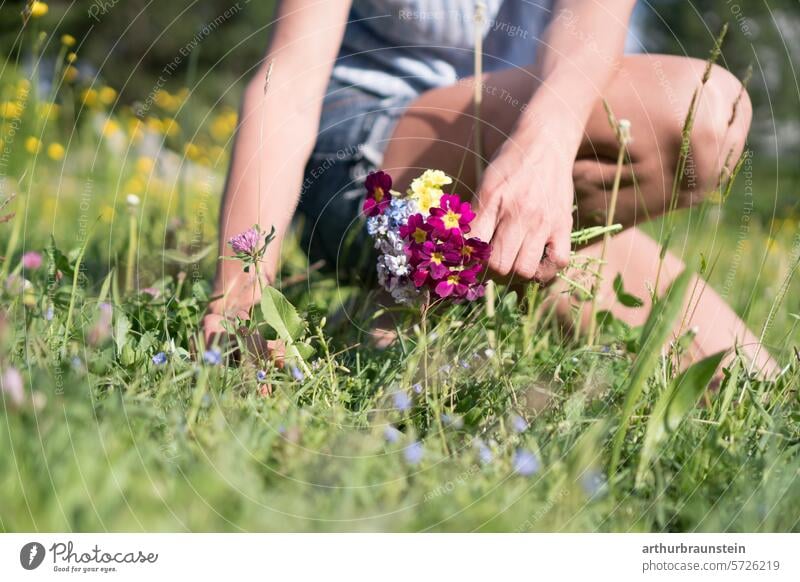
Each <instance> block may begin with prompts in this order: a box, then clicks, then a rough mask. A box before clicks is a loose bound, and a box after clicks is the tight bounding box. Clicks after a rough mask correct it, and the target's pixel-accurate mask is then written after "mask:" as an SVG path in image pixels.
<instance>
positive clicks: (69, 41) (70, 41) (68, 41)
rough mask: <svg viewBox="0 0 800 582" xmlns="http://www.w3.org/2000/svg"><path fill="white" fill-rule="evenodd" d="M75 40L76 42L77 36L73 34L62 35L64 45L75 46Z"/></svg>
mask: <svg viewBox="0 0 800 582" xmlns="http://www.w3.org/2000/svg"><path fill="white" fill-rule="evenodd" d="M75 42H76V41H75V37H74V36H72V35H71V34H62V35H61V44H63V45H64V46H66V47H72V46H75Z"/></svg>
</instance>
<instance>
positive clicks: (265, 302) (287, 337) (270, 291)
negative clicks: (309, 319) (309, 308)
mask: <svg viewBox="0 0 800 582" xmlns="http://www.w3.org/2000/svg"><path fill="white" fill-rule="evenodd" d="M261 315H262V317H263V318H264V323H266V324H267V325H269V326H270V327H271V328H272V329H274V330H275V331H276V332H277V333H278V337H280V338H281V339H282V340H283V341H285V342H286V343H289V342H292V341H294V340H297V339H298V338H299V337H300V334H302V333H303V320H302V319H301V318H300V316H299V315H298V314H297V310H296V309H295V308H294V306H293V305H292V304H291V303H289V300H288V299H286V297H284V295H283V293H281V292H280V291H278V290H277V289H275V287H265V288H264V292H263V293H262V294H261Z"/></svg>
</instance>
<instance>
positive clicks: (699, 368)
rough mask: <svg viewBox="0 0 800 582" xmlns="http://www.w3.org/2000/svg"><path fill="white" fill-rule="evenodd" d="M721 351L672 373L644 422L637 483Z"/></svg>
mask: <svg viewBox="0 0 800 582" xmlns="http://www.w3.org/2000/svg"><path fill="white" fill-rule="evenodd" d="M725 353H726V352H725V351H721V352H718V353H716V354H714V355H713V356H709V357H707V358H705V359H703V360H700V361H699V362H697V363H696V364H694V365H692V366H691V367H689V368H687V369H686V370H684V371H683V372H682V373H681V374H679V375H678V376H676V377H675V378H674V379H673V380H672V382H671V383H670V385H669V387H668V388H667V389H666V390H665V391H664V392H663V393H662V394H661V397H660V398H659V399H658V402H657V403H656V405H655V406H654V407H653V411H652V413H651V414H650V420H649V422H648V423H647V432H646V433H645V437H644V444H643V445H642V452H641V455H640V456H639V469H638V471H637V473H636V484H637V486H638V485H639V484H640V483H641V480H642V478H643V477H644V474H645V472H646V471H647V469H648V467H649V466H650V462H651V461H652V460H653V457H654V455H655V453H656V448H657V447H658V445H659V444H661V443H662V442H663V441H664V439H665V438H666V437H667V435H668V434H670V433H672V432H674V431H675V429H677V428H678V425H679V424H680V423H681V421H682V420H683V419H684V417H685V416H686V415H687V414H688V413H689V412H690V411H691V410H692V409H693V408H694V407H695V405H696V404H697V400H698V398H700V396H701V395H702V394H703V392H704V391H705V390H706V388H708V383H709V382H710V381H711V378H713V376H714V372H715V371H716V369H717V367H718V366H719V363H720V362H721V361H722V358H723V356H724V355H725Z"/></svg>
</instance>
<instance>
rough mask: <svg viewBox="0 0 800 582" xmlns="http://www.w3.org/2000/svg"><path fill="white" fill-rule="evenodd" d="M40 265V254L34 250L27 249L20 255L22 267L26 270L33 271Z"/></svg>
mask: <svg viewBox="0 0 800 582" xmlns="http://www.w3.org/2000/svg"><path fill="white" fill-rule="evenodd" d="M41 266H42V255H40V254H39V253H37V252H36V251H28V252H27V253H25V254H24V255H22V267H23V268H24V269H25V270H26V271H35V270H36V269H38V268H39V267H41Z"/></svg>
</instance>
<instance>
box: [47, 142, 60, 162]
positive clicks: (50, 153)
mask: <svg viewBox="0 0 800 582" xmlns="http://www.w3.org/2000/svg"><path fill="white" fill-rule="evenodd" d="M47 157H49V158H50V159H51V160H55V161H59V160H63V159H64V146H62V145H61V144H60V143H57V142H53V143H51V144H50V145H49V146H47Z"/></svg>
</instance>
